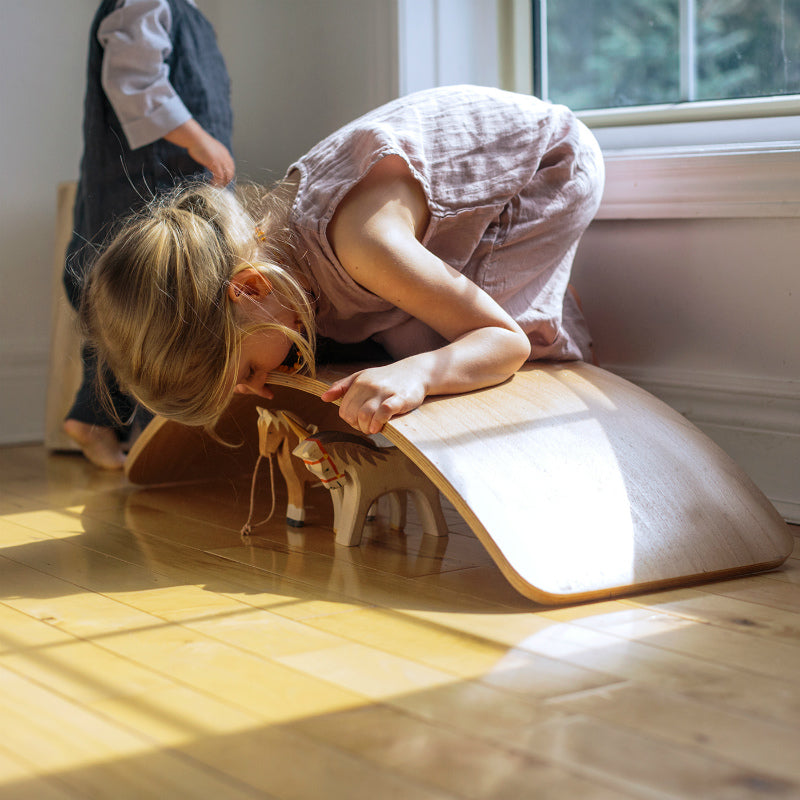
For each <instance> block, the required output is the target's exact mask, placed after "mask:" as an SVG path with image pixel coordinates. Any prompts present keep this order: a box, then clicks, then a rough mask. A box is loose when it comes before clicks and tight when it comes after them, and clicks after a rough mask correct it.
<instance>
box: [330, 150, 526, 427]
mask: <svg viewBox="0 0 800 800" xmlns="http://www.w3.org/2000/svg"><path fill="white" fill-rule="evenodd" d="M427 224H428V208H427V203H426V201H425V195H424V193H423V191H422V188H421V187H420V185H419V184H418V183H417V181H416V180H415V179H414V178H413V176H412V175H411V173H410V171H409V170H408V167H407V165H406V164H405V162H404V161H403V160H402V159H401V158H400V157H399V156H388V157H386V158H384V159H382V160H381V161H380V162H378V164H377V165H376V166H375V167H374V168H373V169H372V170H371V171H370V172H369V174H368V175H367V176H366V177H365V178H364V179H363V180H362V181H361V182H360V183H359V184H358V185H357V186H356V187H355V188H354V189H353V190H352V191H351V192H350V193H349V194H348V195H347V196H346V197H345V198H344V200H343V201H342V203H341V204H340V205H339V208H338V209H337V211H336V214H335V215H334V217H333V219H332V220H331V224H330V226H329V228H328V236H329V239H330V243H331V246H332V247H333V249H334V251H335V253H336V256H337V258H338V259H339V261H340V263H341V264H342V266H343V267H344V268H345V270H347V272H348V273H349V274H350V275H351V277H352V278H353V279H354V280H355V281H357V282H358V283H359V284H361V285H362V286H363V287H364V288H365V289H368V290H369V291H371V292H373V293H374V294H376V295H379V296H380V297H382V298H384V299H385V300H388V301H389V302H390V303H392V304H393V305H395V306H397V307H398V308H401V309H403V310H404V311H407V312H408V313H409V314H411V315H412V316H413V317H416V318H417V319H419V320H421V321H422V322H424V323H425V324H427V325H428V326H430V327H431V328H433V329H434V330H436V331H437V332H438V333H440V334H441V335H442V336H443V337H444V338H445V339H447V340H448V342H449V344H447V345H445V346H444V347H441V348H439V349H438V350H433V351H431V352H426V353H420V354H419V355H415V356H410V357H408V358H404V359H402V360H401V361H398V362H395V363H394V364H389V365H387V366H384V367H374V368H370V369H366V370H363V371H361V372H357V373H355V374H354V375H350V376H348V377H347V378H344V379H342V380H340V381H338V382H337V383H335V384H334V385H333V386H331V388H330V389H329V390H328V391H327V392H326V393H325V394H324V395H323V396H322V399H323V400H327V401H332V400H339V399H341V408H340V415H341V417H342V418H343V419H344V420H345V421H347V422H348V423H349V424H351V425H353V427H355V428H358V429H360V430H362V431H363V432H365V433H377V432H378V431H379V430H380V429H381V428H382V427H383V425H384V423H386V422H387V421H388V420H389V419H391V418H392V417H393V416H396V415H397V414H402V413H405V412H406V411H410V410H411V409H413V408H416V407H417V406H418V405H420V404H421V403H422V401H423V400H424V399H425V397H426V396H427V395H436V394H456V393H459V392H466V391H469V390H471V389H478V388H481V387H484V386H491V385H493V384H496V383H500V382H501V381H503V380H505V379H506V378H508V377H509V376H510V375H511V374H513V373H514V372H515V371H516V370H517V369H519V367H520V366H521V365H522V364H523V363H524V361H525V360H526V359H527V357H528V356H529V355H530V342H529V341H528V338H527V336H526V335H525V334H524V333H523V332H522V330H521V329H520V327H519V326H518V325H517V323H516V322H515V321H514V320H513V319H512V318H511V317H510V316H509V315H508V314H507V313H506V312H505V311H504V310H503V309H502V308H501V307H500V306H499V305H498V304H497V303H496V302H495V301H494V300H493V299H492V298H491V297H489V295H488V294H486V292H484V291H483V290H482V289H480V288H479V287H478V286H477V285H476V284H474V283H473V282H472V281H471V280H469V278H466V277H465V276H463V275H461V274H460V273H459V272H457V271H456V270H454V269H452V268H451V267H449V266H448V265H447V264H445V263H444V262H443V261H442V260H441V259H439V258H437V257H436V256H434V255H433V254H432V253H431V252H430V251H429V250H427V249H426V248H425V247H424V246H423V245H422V244H421V242H420V239H421V238H422V236H423V235H424V232H425V228H426V227H427Z"/></svg>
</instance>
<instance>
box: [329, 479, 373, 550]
mask: <svg viewBox="0 0 800 800" xmlns="http://www.w3.org/2000/svg"><path fill="white" fill-rule="evenodd" d="M349 478H350V483H349V485H348V487H347V491H345V490H344V489H333V490H331V497H340V501H339V508H338V513H337V508H336V502H335V501H334V515H333V531H334V533H335V534H336V544H341V545H344V546H345V547H356V546H358V545H359V544H361V535H362V533H363V531H364V523H365V522H366V520H367V512H368V511H369V509H370V506H371V505H372V504H373V502H374V501H375V499H376V498H375V497H374V495H372V494H367V493H366V492H365V491H364V487H363V486H362V485H361V483H360V481H358V480H354V479H353V477H352V476H349Z"/></svg>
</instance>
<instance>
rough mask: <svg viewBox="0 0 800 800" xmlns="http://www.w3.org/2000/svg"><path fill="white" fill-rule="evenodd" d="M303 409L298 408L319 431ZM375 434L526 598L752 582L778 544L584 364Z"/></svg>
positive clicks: (709, 449)
mask: <svg viewBox="0 0 800 800" xmlns="http://www.w3.org/2000/svg"><path fill="white" fill-rule="evenodd" d="M346 371H347V370H341V369H340V370H338V371H337V372H333V371H329V372H325V373H323V374H321V375H320V376H319V377H318V379H310V378H307V377H302V376H287V375H282V374H276V375H275V376H273V378H274V381H275V383H276V384H279V385H280V386H282V387H283V388H285V389H286V390H287V391H289V393H290V394H289V395H282V396H281V398H280V403H283V407H290V408H292V407H294V408H298V405H302V403H306V402H307V399H302V396H303V395H305V394H307V395H309V396H314V397H318V396H319V395H320V394H322V392H323V391H324V390H325V388H326V387H327V386H328V385H329V383H330V382H332V380H334V379H335V378H336V377H338V376H339V375H341V374H343V372H346ZM277 400H278V398H277V397H276V401H277ZM273 402H275V401H273ZM292 402H295V403H296V404H298V405H295V406H292V405H291V404H290V403H292ZM317 402H318V403H319V404H320V406H322V407H323V408H322V409H320V410H321V411H323V410H324V409H325V407H326V404H323V403H321V401H317ZM280 403H279V404H280ZM330 408H331V407H330V406H327V409H328V410H327V412H326V413H327V414H328V415H330ZM314 410H315V409H312V408H305V409H300V408H298V413H300V414H301V416H302V415H303V413H304V411H305V413H306V414H307V418H308V420H309V421H313V422H314V423H315V424H318V425H320V427H321V428H323V427H326V420H318V419H317V418H315V417H313V416H312V413H313V412H314ZM308 412H312V413H308ZM328 419H330V417H328ZM336 419H337V420H338V417H336ZM339 424H340V425H341V422H340V423H339ZM253 427H254V428H255V425H253ZM384 434H385V436H386V437H387V438H388V439H389V440H390V441H392V442H393V443H394V444H396V445H397V446H398V447H400V448H401V449H402V450H403V451H404V452H405V453H406V455H408V456H409V457H410V458H411V459H412V460H413V461H414V462H415V463H417V464H418V465H419V466H420V467H421V468H422V469H423V470H424V471H425V472H426V474H427V475H428V476H429V477H430V478H431V479H432V480H433V482H434V483H435V484H436V485H437V486H438V487H439V489H440V490H441V491H442V493H443V494H444V495H445V496H446V497H447V498H448V499H449V500H450V502H451V503H452V504H453V505H454V507H455V508H456V509H457V510H458V511H459V513H461V515H462V516H463V517H464V519H465V521H466V522H467V523H468V524H469V526H470V527H471V529H472V530H473V531H474V532H475V534H476V536H477V537H478V539H479V540H480V541H481V542H482V543H483V545H484V546H485V547H486V548H487V550H488V551H489V553H490V554H491V556H492V558H493V559H494V560H495V562H496V563H497V565H498V566H499V568H500V569H501V571H502V572H503V574H504V575H505V576H506V578H507V579H508V580H509V581H510V582H511V584H512V585H513V586H514V587H515V588H516V589H517V590H518V591H519V592H521V593H522V594H523V595H525V596H526V597H529V598H530V599H532V600H534V601H536V602H539V603H545V604H554V603H564V602H576V601H584V600H590V599H599V598H604V597H611V596H615V595H619V594H624V593H630V592H634V591H641V590H644V589H654V588H658V587H664V586H674V585H677V584H684V583H690V582H697V581H702V580H710V579H715V578H721V577H727V576H733V575H741V574H745V573H750V572H756V571H760V570H764V569H770V568H773V567H776V566H778V565H779V564H781V563H782V562H783V561H784V560H785V559H786V558H787V557H788V555H789V553H790V552H791V549H792V543H793V539H792V535H791V533H790V531H789V529H788V526H787V525H786V523H785V522H784V521H783V520H782V519H781V517H780V516H779V515H778V513H777V511H776V510H775V509H774V508H773V506H772V505H771V504H770V503H769V501H768V500H767V498H766V497H765V496H764V495H763V494H762V492H761V491H760V490H759V489H758V488H757V487H756V486H755V485H754V484H753V483H752V481H751V480H750V479H749V478H748V477H747V475H745V473H744V472H743V471H742V470H741V469H740V468H739V467H738V466H737V465H736V464H735V463H734V462H733V461H732V459H731V458H730V457H729V456H727V455H726V454H725V453H724V452H723V451H722V450H721V449H720V448H719V447H717V445H715V444H714V443H713V442H712V441H711V440H710V439H709V438H708V437H706V436H705V435H704V434H703V433H702V432H700V431H699V430H698V429H697V428H696V427H695V426H694V425H692V424H691V423H689V422H688V421H687V420H686V419H685V418H683V417H682V416H681V415H680V414H678V413H677V412H675V411H673V410H672V409H671V408H669V407H668V406H667V405H666V404H664V403H663V402H661V401H660V400H658V399H657V398H655V397H653V396H652V395H650V394H649V393H647V392H645V391H644V390H642V389H639V388H638V387H636V386H634V385H633V384H631V383H629V382H628V381H625V380H623V379H622V378H619V377H617V376H615V375H613V374H612V373H610V372H607V371H605V370H602V369H600V368H598V367H593V366H591V365H589V364H585V363H583V362H571V363H568V364H557V365H555V364H550V365H541V364H535V365H534V364H530V365H526V366H525V367H524V368H523V369H522V370H520V371H519V372H518V373H517V374H516V375H514V376H513V377H512V378H511V379H509V380H508V381H506V382H505V383H503V384H501V385H499V386H494V387H490V388H488V389H483V390H480V391H476V392H471V393H468V394H463V395H454V396H448V397H436V398H429V399H428V400H426V402H425V403H424V404H423V405H422V406H421V407H420V408H418V409H416V410H415V411H413V412H411V413H410V414H406V415H404V416H402V417H398V418H397V419H394V420H392V421H391V422H390V423H389V424H388V425H387V426H386V428H385V429H384ZM137 444H138V443H137ZM132 454H133V452H132ZM252 463H253V462H252V461H250V464H251V465H252ZM134 471H135V470H134ZM245 471H246V470H245Z"/></svg>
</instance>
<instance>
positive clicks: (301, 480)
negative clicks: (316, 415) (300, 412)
mask: <svg viewBox="0 0 800 800" xmlns="http://www.w3.org/2000/svg"><path fill="white" fill-rule="evenodd" d="M256 410H257V411H258V451H259V453H260V454H261V455H262V456H264V457H265V458H270V457H272V456H273V455H275V456H276V457H277V461H278V469H279V470H280V471H281V475H283V479H284V481H285V482H286V494H287V504H286V523H287V525H291V526H293V527H295V528H301V527H302V526H303V525H304V524H305V518H306V509H305V494H306V486H307V485H308V484H310V483H311V484H313V483H317V478H315V477H314V475H312V474H311V473H310V472H309V471H308V470H307V469H306V468H305V465H304V464H303V462H302V461H300V460H299V459H298V458H295V457H294V456H293V455H292V450H294V448H295V447H297V445H298V444H299V443H300V437H299V435H298V432H297V431H298V429H300V430H302V431H303V435H304V436H308V434H309V433H316V430H317V429H316V427H315V426H314V425H311V426H308V427H306V425H305V424H304V423H303V422H302V420H301V419H300V418H299V417H297V416H296V415H294V414H292V413H291V412H289V411H270V410H269V409H266V408H262V407H258V408H257V409H256ZM289 420H291V421H292V423H293V424H294V427H292V425H290V424H289Z"/></svg>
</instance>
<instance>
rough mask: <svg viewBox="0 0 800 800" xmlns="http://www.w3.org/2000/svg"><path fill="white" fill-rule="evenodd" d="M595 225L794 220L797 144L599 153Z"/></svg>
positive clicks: (799, 176) (798, 189) (799, 203)
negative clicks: (602, 167)
mask: <svg viewBox="0 0 800 800" xmlns="http://www.w3.org/2000/svg"><path fill="white" fill-rule="evenodd" d="M605 160H606V188H605V193H604V195H603V202H602V204H601V206H600V211H599V213H598V215H597V219H691V218H711V217H716V218H725V217H727V218H737V217H800V142H769V143H763V144H748V145H712V146H691V147H664V148H643V149H625V150H606V152H605Z"/></svg>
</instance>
